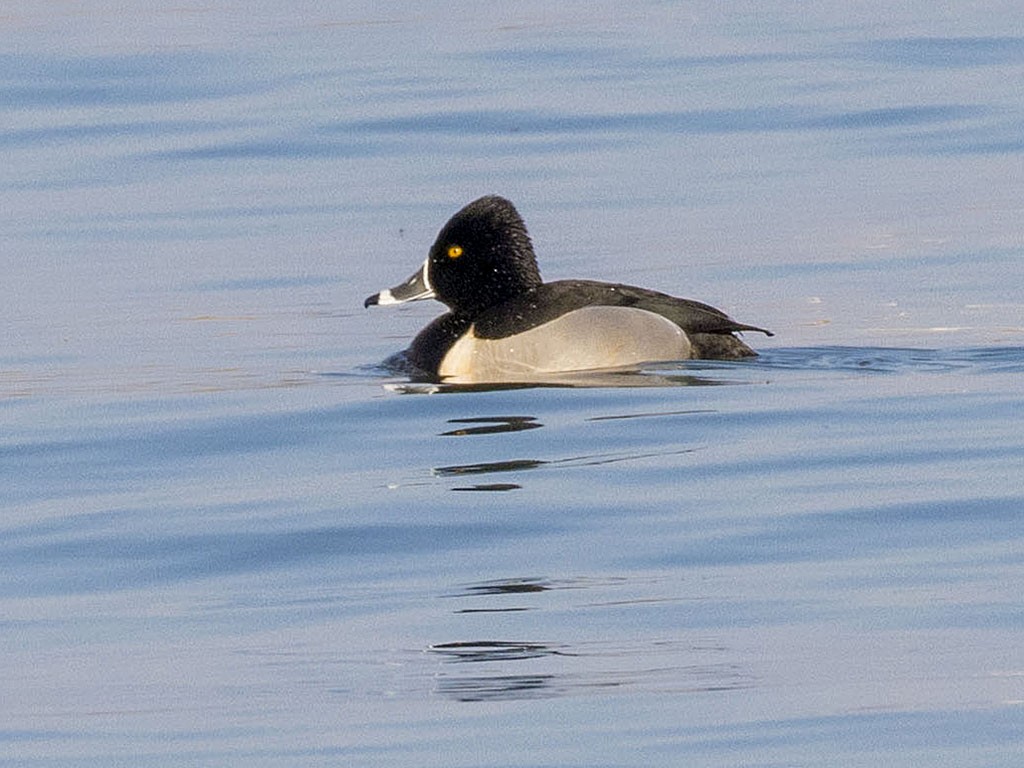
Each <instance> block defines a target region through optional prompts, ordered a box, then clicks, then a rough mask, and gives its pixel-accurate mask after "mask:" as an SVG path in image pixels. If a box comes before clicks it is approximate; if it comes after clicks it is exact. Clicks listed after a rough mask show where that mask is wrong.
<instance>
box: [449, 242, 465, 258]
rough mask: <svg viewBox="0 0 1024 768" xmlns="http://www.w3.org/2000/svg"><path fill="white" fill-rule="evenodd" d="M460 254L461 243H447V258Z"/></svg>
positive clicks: (457, 256)
mask: <svg viewBox="0 0 1024 768" xmlns="http://www.w3.org/2000/svg"><path fill="white" fill-rule="evenodd" d="M461 255H462V246H461V245H449V246H448V258H449V259H457V258H459V256H461Z"/></svg>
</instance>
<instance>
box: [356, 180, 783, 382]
mask: <svg viewBox="0 0 1024 768" xmlns="http://www.w3.org/2000/svg"><path fill="white" fill-rule="evenodd" d="M430 298H436V299H438V300H439V301H441V302H442V303H444V304H446V305H447V306H448V309H449V310H450V311H449V312H448V313H446V314H444V315H441V316H440V317H438V318H437V319H436V320H434V321H433V322H432V323H430V324H429V325H428V326H427V327H426V328H424V329H423V330H422V331H420V333H419V334H418V335H417V336H416V338H415V339H413V342H412V344H411V345H410V347H409V348H408V349H407V350H406V351H405V353H404V355H405V358H406V360H407V361H408V362H409V363H411V364H412V365H413V366H415V367H416V368H417V369H419V370H421V371H423V372H424V373H425V374H427V375H429V376H432V377H436V378H438V379H442V380H445V381H454V382H511V381H531V380H536V379H538V378H542V377H544V376H554V375H559V374H565V373H570V372H575V371H591V370H599V369H614V368H619V369H622V368H630V367H635V366H637V365H639V364H641V363H650V362H657V361H668V360H686V359H691V358H708V359H737V358H743V357H750V356H753V355H756V354H757V353H756V352H754V350H752V349H751V348H750V347H748V346H747V345H746V344H744V343H743V342H742V341H740V339H738V338H737V337H736V336H735V335H734V334H735V333H737V332H740V331H757V332H759V333H763V334H765V335H767V336H771V335H772V333H771V332H770V331H766V330H765V329H763V328H758V327H756V326H753V325H744V324H742V323H737V322H736V321H735V320H732V319H731V318H730V317H729V316H728V315H726V314H725V313H724V312H722V311H720V310H718V309H715V308H714V307H711V306H708V305H707V304H701V303H700V302H696V301H691V300H689V299H678V298H675V297H674V296H669V295H667V294H664V293H659V292H657V291H652V290H648V289H646V288H636V287H634V286H631V285H619V284H616V283H602V282H596V281H593V280H558V281H555V282H550V283H545V282H543V281H542V280H541V276H540V271H539V269H538V268H537V258H536V256H535V255H534V253H533V245H532V243H531V242H530V236H529V234H527V231H526V225H525V224H524V223H523V219H522V217H521V216H520V215H519V212H518V211H517V210H516V209H515V206H513V205H512V203H511V202H509V201H508V200H506V199H505V198H503V197H499V196H497V195H488V196H486V197H481V198H480V199H478V200H474V201H473V202H471V203H470V204H469V205H467V206H466V207H464V208H463V209H462V210H460V211H459V212H458V213H456V214H455V215H454V216H452V217H451V219H449V220H448V223H447V224H445V225H444V227H442V228H441V231H440V232H439V233H438V235H437V240H436V241H435V242H434V245H433V246H432V247H431V249H430V253H429V254H428V255H427V259H426V261H425V262H424V264H423V266H422V267H421V268H420V269H419V270H417V271H416V273H415V274H413V275H412V276H411V277H410V278H409V279H408V280H406V281H405V282H404V283H402V284H401V285H397V286H395V287H394V288H390V289H388V290H384V291H381V292H380V293H375V294H374V295H372V296H370V297H368V298H367V299H366V301H365V302H364V306H366V307H369V306H371V305H374V304H379V305H381V306H384V305H389V304H400V303H402V302H406V301H418V300H420V299H430Z"/></svg>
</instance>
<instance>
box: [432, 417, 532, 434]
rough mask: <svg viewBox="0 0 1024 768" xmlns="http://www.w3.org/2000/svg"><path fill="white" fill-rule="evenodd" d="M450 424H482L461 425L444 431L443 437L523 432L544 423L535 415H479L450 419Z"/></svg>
mask: <svg viewBox="0 0 1024 768" xmlns="http://www.w3.org/2000/svg"><path fill="white" fill-rule="evenodd" d="M448 423H449V424H481V425H483V426H479V427H460V428H458V429H453V430H451V431H449V432H442V433H441V435H440V436H441V437H466V436H468V435H493V434H498V433H501V432H522V431H524V430H527V429H540V428H541V427H543V426H544V425H543V424H541V423H539V422H538V421H537V419H536V418H535V417H533V416H477V417H473V418H469V419H448Z"/></svg>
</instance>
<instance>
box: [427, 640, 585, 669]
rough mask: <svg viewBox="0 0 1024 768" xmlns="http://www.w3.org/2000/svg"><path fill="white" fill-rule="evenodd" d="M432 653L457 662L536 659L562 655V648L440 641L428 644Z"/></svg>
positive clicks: (533, 644) (494, 641)
mask: <svg viewBox="0 0 1024 768" xmlns="http://www.w3.org/2000/svg"><path fill="white" fill-rule="evenodd" d="M430 650H431V651H432V652H433V653H437V654H440V655H442V656H445V657H447V660H448V661H452V662H457V663H476V662H482V661H518V660H520V659H536V658H538V657H540V656H564V655H572V654H566V652H565V651H564V650H563V649H562V648H558V647H555V646H551V645H547V644H544V643H525V642H508V641H502V640H473V641H467V642H457V643H440V644H438V645H432V646H430Z"/></svg>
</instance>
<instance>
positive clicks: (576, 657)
mask: <svg viewBox="0 0 1024 768" xmlns="http://www.w3.org/2000/svg"><path fill="white" fill-rule="evenodd" d="M429 650H430V652H431V653H434V654H438V655H440V656H442V657H443V658H444V659H445V661H446V662H448V663H450V664H472V665H474V668H475V667H476V665H480V666H483V667H487V668H490V669H491V670H492V672H491V673H490V674H472V675H469V674H461V673H455V674H452V673H448V672H442V673H441V674H439V675H438V676H437V678H436V679H435V690H436V691H437V692H438V693H440V694H442V695H444V696H447V697H449V698H452V699H454V700H456V701H463V702H477V701H516V700H529V699H537V698H560V697H566V696H574V695H581V694H587V693H595V692H597V691H600V690H606V691H608V690H622V691H630V690H633V691H637V690H645V689H646V690H664V691H671V692H673V693H693V694H696V693H711V692H722V691H736V690H743V689H747V688H752V687H753V686H754V685H755V684H756V679H755V677H754V675H753V674H752V673H751V672H750V671H749V670H747V669H745V668H744V667H743V666H742V665H739V664H736V663H733V662H729V661H706V659H708V658H709V657H712V658H713V657H716V656H721V655H723V654H724V653H726V652H727V649H724V648H721V647H713V646H712V647H705V646H701V645H691V644H687V643H686V642H682V641H675V640H670V641H661V642H652V643H648V644H643V645H633V644H630V643H600V642H589V643H585V644H583V645H580V646H568V645H559V644H552V643H534V642H519V641H500V640H476V641H464V642H452V643H441V644H438V645H433V646H431V647H430V649H429ZM521 664H525V665H530V666H537V665H542V666H543V667H544V669H543V670H537V671H530V672H527V671H522V672H518V671H516V667H517V666H518V665H521ZM668 680H671V683H666V681H668Z"/></svg>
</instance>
